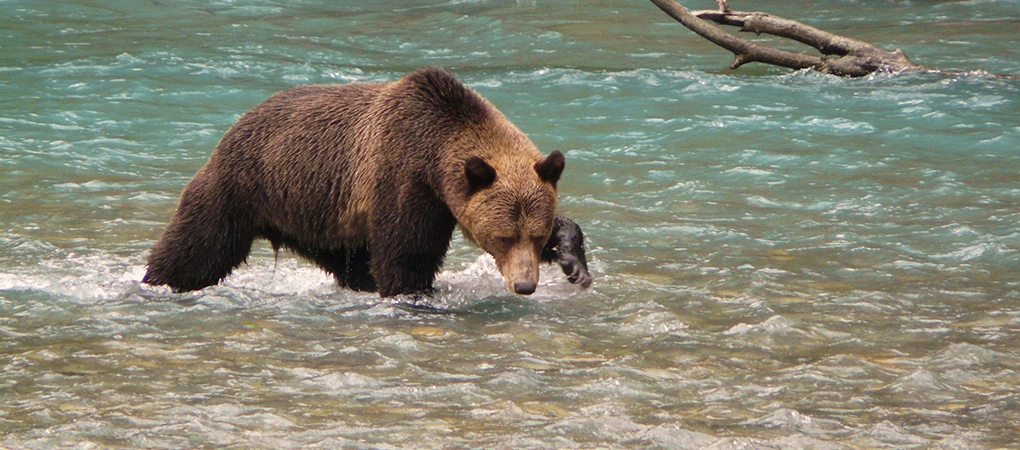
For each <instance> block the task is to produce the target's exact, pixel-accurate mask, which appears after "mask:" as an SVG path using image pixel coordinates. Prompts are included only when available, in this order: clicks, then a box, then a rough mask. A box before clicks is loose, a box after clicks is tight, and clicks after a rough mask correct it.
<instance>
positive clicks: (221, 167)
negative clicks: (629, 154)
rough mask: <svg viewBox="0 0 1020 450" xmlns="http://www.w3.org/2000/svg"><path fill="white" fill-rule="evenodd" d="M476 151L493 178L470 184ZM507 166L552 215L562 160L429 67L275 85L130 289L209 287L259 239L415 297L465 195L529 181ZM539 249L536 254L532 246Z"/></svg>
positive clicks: (360, 281)
mask: <svg viewBox="0 0 1020 450" xmlns="http://www.w3.org/2000/svg"><path fill="white" fill-rule="evenodd" d="M492 142H496V143H498V144H499V145H488V144H490V143H492ZM480 145H481V146H483V147H484V149H485V151H484V152H482V153H481V154H478V155H476V156H477V157H479V158H481V159H482V160H483V164H486V165H490V166H489V167H490V168H491V169H493V171H494V172H495V173H496V174H498V175H496V176H491V175H492V174H490V173H488V172H487V171H486V170H485V168H480V166H478V165H477V164H476V167H475V168H476V169H478V170H480V172H478V173H480V174H481V175H480V176H481V177H482V178H481V179H480V180H477V179H471V176H470V168H466V164H468V163H467V162H466V161H468V160H469V159H470V156H471V153H472V152H477V151H478V148H479V146H480ZM554 153H555V155H559V153H558V152H554ZM557 159H558V164H559V167H558V168H556V167H552V166H553V165H555V164H557V161H556V160H557ZM550 161H551V162H550ZM519 163H523V164H525V166H526V167H527V168H528V169H527V170H529V171H532V172H531V173H536V172H537V173H538V174H539V178H536V181H535V183H537V184H543V183H544V184H545V185H546V186H547V187H545V188H542V187H541V186H538V187H535V188H534V189H537V190H536V191H535V192H536V194H535V195H536V197H535V199H536V200H535V202H538V205H537V206H536V208H537V209H536V211H549V212H548V213H549V214H550V215H551V214H553V212H554V211H555V207H556V204H555V182H556V180H558V178H559V172H560V171H561V170H562V155H559V156H557V157H556V158H551V159H550V158H542V157H541V155H540V154H539V153H538V151H537V149H535V148H534V146H533V145H531V144H530V141H528V140H527V138H526V137H525V136H524V135H523V133H520V131H519V130H517V129H516V128H515V127H513V125H512V124H510V122H509V121H508V120H506V118H505V117H503V116H502V114H500V113H499V111H497V110H496V109H495V108H494V107H493V106H492V105H491V104H489V103H488V102H487V101H485V100H484V99H483V98H482V97H481V96H479V95H478V94H476V93H475V92H474V91H472V90H470V89H468V88H466V87H465V86H464V85H463V84H461V83H460V82H459V81H458V80H456V79H455V78H454V77H453V76H452V75H450V74H449V73H447V72H445V71H442V70H441V69H436V68H429V69H423V70H419V71H417V72H414V73H412V74H410V75H408V76H407V77H404V78H402V79H400V80H398V81H395V82H391V83H352V84H346V85H312V86H302V87H297V88H293V89H290V90H287V91H283V92H281V93H278V94H276V95H274V96H272V97H271V98H269V99H268V100H266V101H265V102H263V103H262V104H260V105H258V106H256V107H255V108H253V109H252V110H251V111H249V112H248V113H246V114H245V115H244V116H242V117H241V119H239V120H238V122H237V123H236V124H235V125H234V126H232V127H231V128H230V130H228V131H227V133H226V134H225V135H224V137H223V139H222V140H221V141H220V143H219V145H218V146H217V148H216V151H215V152H214V153H213V155H212V156H211V158H210V160H209V162H208V163H207V164H206V165H205V166H204V167H203V168H202V169H201V170H200V171H199V172H198V174H196V175H195V177H194V179H193V180H192V181H191V182H190V183H189V184H188V186H187V187H186V188H185V190H184V192H183V194H182V195H181V200H180V203H179V206H178V209H177V211H176V213H175V214H174V217H173V219H172V220H171V222H170V224H169V226H168V227H167V229H166V231H165V232H164V234H163V236H162V238H161V239H160V240H159V242H157V244H156V245H155V247H154V248H153V250H152V253H151V254H150V256H149V259H148V270H147V272H146V274H145V276H144V278H143V282H146V283H149V284H155V285H169V286H170V287H171V288H173V289H174V290H175V291H178V292H180V291H190V290H195V289H201V288H203V287H206V286H209V285H213V284H216V283H218V282H219V281H221V280H222V279H223V278H225V277H226V276H227V275H229V274H230V272H231V271H232V270H233V269H234V268H236V267H237V266H238V265H240V264H241V263H243V262H244V261H245V259H246V258H247V256H248V254H249V252H250V250H251V245H252V242H253V241H254V240H255V239H257V238H264V239H268V240H269V241H270V242H271V243H272V246H273V248H274V249H279V248H288V249H291V250H293V251H294V252H296V253H297V254H299V255H300V256H302V257H304V258H307V259H309V260H310V261H312V262H314V263H315V264H317V265H318V266H320V267H321V268H323V269H324V270H326V271H328V272H330V273H332V274H333V275H334V276H335V277H336V279H337V281H338V283H339V284H340V285H342V286H346V287H348V288H351V289H356V290H363V291H378V292H379V293H380V295H382V296H392V295H397V294H406V293H415V292H423V291H427V290H429V289H430V288H431V285H432V282H433V280H434V278H435V275H436V273H437V272H438V271H439V270H440V268H441V266H442V263H443V259H444V257H445V255H446V252H447V249H448V246H449V242H450V238H451V237H452V233H453V231H454V228H455V227H456V225H457V224H458V223H461V224H462V226H464V227H465V228H468V229H476V227H474V226H473V225H472V224H471V222H472V221H474V220H475V219H477V218H479V217H483V216H486V215H487V214H489V213H490V212H489V211H477V210H472V209H471V207H472V206H473V204H470V202H471V200H472V199H473V198H474V199H476V200H477V198H478V197H480V196H481V195H482V194H483V193H491V192H492V191H494V190H495V189H496V188H497V186H503V184H499V183H510V184H511V187H512V188H515V189H516V188H517V186H529V183H530V182H524V181H522V180H515V179H514V178H515V177H517V178H519V177H520V176H521V175H519V174H520V173H523V172H521V171H520V168H519V167H517V166H516V165H517V164H519ZM532 166H534V167H533V168H532ZM465 170H468V174H467V175H465ZM525 172H526V171H525ZM552 175H555V176H554V177H553V176H552ZM500 176H502V177H504V178H503V179H501V178H500ZM505 177H509V178H505ZM548 178H554V179H551V180H550V179H548ZM522 183H523V184H522ZM529 189H530V188H529ZM549 193H551V197H549ZM549 198H551V200H550V199H549ZM474 207H476V208H477V206H474ZM458 214H459V217H458ZM570 223H571V224H572V223H573V222H570ZM574 226H575V227H576V224H575V225H574ZM543 232H544V233H545V236H549V235H550V233H551V232H552V230H551V229H549V230H545V231H542V230H539V231H537V233H543ZM577 233H578V234H579V233H580V229H579V228H578V229H577ZM467 234H470V233H467ZM472 237H473V236H472ZM554 237H555V236H554ZM567 241H570V242H573V241H572V240H570V239H568V240H567ZM567 241H563V242H567ZM556 242H559V241H556V239H551V240H549V241H548V244H549V247H550V248H554V247H556V246H555V245H553V244H555V243H556ZM539 244H540V245H539V246H538V248H537V249H536V250H537V251H539V252H542V250H543V249H544V247H545V239H543V241H542V242H540V243H539ZM560 247H561V248H575V249H576V248H580V251H581V252H582V254H581V259H580V261H581V262H582V263H583V261H584V259H583V257H584V255H583V247H576V246H575V247H570V246H563V244H562V243H561V244H560ZM483 248H485V247H484V246H483ZM487 251H489V249H487ZM490 253H492V251H490ZM494 256H496V255H494ZM546 256H547V255H546V254H545V252H542V256H541V257H542V259H543V260H546V262H551V261H552V260H554V259H555V260H558V261H560V262H561V265H562V264H563V258H559V257H558V256H557V257H556V258H550V259H547V258H546ZM497 259H498V256H497ZM568 259H569V258H568ZM574 260H575V261H576V260H577V258H576V257H574ZM582 265H584V264H582ZM563 267H564V271H565V272H566V266H563ZM574 267H577V265H576V264H574ZM584 273H585V274H586V273H587V270H586V267H585V270H584Z"/></svg>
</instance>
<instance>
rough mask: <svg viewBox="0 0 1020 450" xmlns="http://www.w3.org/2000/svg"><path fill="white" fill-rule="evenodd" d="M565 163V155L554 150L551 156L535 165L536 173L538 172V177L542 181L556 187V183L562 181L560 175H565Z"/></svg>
mask: <svg viewBox="0 0 1020 450" xmlns="http://www.w3.org/2000/svg"><path fill="white" fill-rule="evenodd" d="M565 163H566V162H565V161H564V159H563V153H560V151H559V150H553V152H552V153H550V154H549V156H546V157H545V158H542V159H541V160H539V161H538V162H537V163H535V172H538V177H539V178H541V179H542V181H545V182H546V183H550V184H552V185H553V186H556V182H557V181H560V174H562V173H563V165H564V164H565Z"/></svg>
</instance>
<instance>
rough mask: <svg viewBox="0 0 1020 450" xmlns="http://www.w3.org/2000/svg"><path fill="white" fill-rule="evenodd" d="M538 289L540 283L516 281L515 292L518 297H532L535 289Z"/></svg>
mask: <svg viewBox="0 0 1020 450" xmlns="http://www.w3.org/2000/svg"><path fill="white" fill-rule="evenodd" d="M536 288H538V283H536V282H534V281H515V282H514V292H516V293H517V294H518V295H531V294H534V293H535V289H536Z"/></svg>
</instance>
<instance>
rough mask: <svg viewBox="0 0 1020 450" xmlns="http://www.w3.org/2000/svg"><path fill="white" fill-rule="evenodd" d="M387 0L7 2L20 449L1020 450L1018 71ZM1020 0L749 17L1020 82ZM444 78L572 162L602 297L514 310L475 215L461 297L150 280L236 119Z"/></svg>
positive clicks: (3, 323) (546, 284)
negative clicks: (756, 49)
mask: <svg viewBox="0 0 1020 450" xmlns="http://www.w3.org/2000/svg"><path fill="white" fill-rule="evenodd" d="M363 3H364V4H361V5H355V6H338V5H334V4H332V3H331V2H320V1H312V0H308V1H300V2H274V1H268V0H238V1H193V0H189V1H184V2H172V3H164V2H149V3H144V2H143V3H139V2H124V1H114V0H102V1H89V2H86V1H74V2H70V1H69V2H27V1H6V2H0V11H2V13H0V23H2V27H0V48H2V49H3V50H2V52H0V102H2V105H3V107H2V108H0V174H2V176H0V367H2V371H0V430H2V432H0V446H4V447H11V448H53V447H58V448H63V447H74V448H91V447H94V446H98V447H102V448H109V447H144V448H182V447H216V448H220V447H227V448H251V447H263V448H305V447H327V448H595V447H613V448H621V447H636V448H646V447H658V448H954V449H960V448H994V447H1016V446H1017V445H1018V444H1017V442H1020V431H1018V427H1020V397H1018V396H1017V386H1018V385H1020V351H1018V350H1017V349H1018V347H1020V346H1018V344H1020V333H1018V331H1017V330H1018V329H1020V283H1018V282H1017V274H1018V268H1020V255H1018V250H1020V233H1018V230H1017V224H1018V223H1020V183H1018V181H1020V176H1018V174H1017V168H1018V167H1020V121H1018V119H1017V117H1020V82H1018V81H1016V80H1006V79H999V78H995V77H991V76H988V75H987V74H983V73H969V74H967V75H958V76H943V75H934V74H900V75H888V74H885V75H876V76H873V77H868V78H862V79H841V78H834V77H829V76H823V75H818V74H813V73H791V72H789V71H785V70H781V69H776V68H769V67H763V66H754V65H750V66H745V67H744V68H741V69H740V70H738V71H735V72H731V71H727V70H725V66H726V65H727V64H728V63H729V61H730V55H729V54H727V53H725V52H724V51H722V50H721V49H718V48H715V47H712V46H711V45H710V44H707V43H706V42H704V41H702V40H700V38H697V37H696V36H694V35H692V34H691V33H689V32H688V31H687V30H686V29H684V28H682V27H681V26H680V25H679V24H676V23H675V22H672V21H671V19H669V18H668V17H666V16H665V15H663V14H662V13H661V12H660V11H658V9H657V8H655V6H654V5H652V4H651V3H650V2H618V1H616V2H611V1H605V2H574V1H563V2H536V1H530V2H529V1H518V2H516V3H511V2H462V1H453V2H440V1H429V2H405V1H387V2H375V3H369V2H363ZM692 3H693V2H692ZM700 3H702V4H698V3H694V4H690V5H688V6H689V7H691V8H695V9H697V8H712V7H714V2H700ZM772 3H775V5H773V4H772ZM1017 6H1018V5H1017V2H1015V1H977V2H870V1H864V2H798V1H783V2H770V4H769V5H761V6H758V5H750V4H748V5H736V4H735V5H734V7H736V8H747V9H751V8H759V7H760V8H769V9H768V11H769V12H772V13H775V14H778V15H782V16H786V17H789V18H794V19H799V20H802V21H805V22H807V23H809V24H811V25H815V26H818V27H821V28H825V29H828V30H830V31H835V32H842V33H845V34H848V35H851V36H854V37H857V38H861V39H865V40H869V41H872V42H875V43H877V44H880V45H883V46H887V47H890V48H891V47H901V48H903V49H904V50H905V51H906V52H907V53H908V54H909V55H910V56H911V57H912V58H913V59H914V60H915V61H917V62H920V63H923V64H927V65H932V66H937V67H941V68H945V69H953V70H963V71H976V70H986V71H988V72H999V73H1013V74H1017V73H1020V51H1018V49H1017V47H1016V45H1015V44H1016V42H1015V41H1016V39H1015V35H1016V32H1015V30H1016V29H1017V26H1018V25H1020V8H1017ZM761 39H764V38H761ZM430 64H431V65H440V66H444V67H447V68H449V69H450V70H452V71H453V72H454V73H456V74H457V75H458V76H459V77H460V78H462V79H463V80H464V81H465V82H466V83H467V84H469V85H470V86H472V87H474V88H475V89H476V90H478V91H479V92H480V93H482V94H483V95H484V96H486V97H487V98H489V99H490V100H491V101H492V102H493V103H494V104H495V105H496V106H497V107H499V108H500V109H501V110H502V111H503V112H504V113H505V114H506V115H507V116H508V117H509V118H510V119H511V120H512V121H513V122H514V123H515V124H516V125H517V126H518V127H520V128H521V129H522V130H524V131H525V132H526V133H528V134H529V135H531V137H532V139H533V140H534V141H535V143H536V144H537V145H538V146H539V147H540V148H541V149H542V151H543V152H545V153H548V152H551V151H552V150H560V151H562V152H563V153H564V154H565V155H566V158H567V169H566V172H565V175H564V178H563V180H562V181H561V182H560V202H561V212H562V213H564V214H566V215H567V216H569V217H571V218H573V219H574V220H575V221H577V222H578V223H579V224H580V225H581V226H582V227H583V228H584V230H585V232H586V234H587V235H588V246H589V261H590V266H591V269H592V274H593V276H594V278H595V283H594V285H593V286H592V288H591V289H589V290H584V291H582V290H580V289H578V288H577V287H575V286H573V285H570V284H569V283H568V282H567V281H566V279H565V278H564V277H563V275H562V274H561V273H559V272H558V270H557V269H556V268H554V267H547V268H545V269H544V270H543V273H542V280H541V283H540V286H539V289H538V292H537V293H536V294H535V295H533V296H530V297H517V296H513V295H511V294H509V293H508V292H507V291H506V289H505V288H504V287H503V283H502V280H501V278H500V276H499V274H498V272H497V271H496V269H495V265H494V263H493V262H492V260H491V258H488V257H486V256H480V251H479V250H478V249H476V248H474V247H472V246H471V245H469V244H468V243H467V242H466V241H465V240H464V239H463V238H461V237H460V236H459V234H458V235H457V237H456V238H455V240H454V242H453V243H452V249H451V252H450V254H449V256H448V259H447V263H446V266H445V269H444V271H443V273H442V274H441V275H440V276H439V280H438V281H437V287H438V288H439V293H438V295H437V298H436V299H435V302H436V304H437V305H438V306H441V307H444V308H448V309H450V310H451V311H452V312H453V313H452V314H443V315H434V314H422V313H417V312H413V311H409V310H407V309H406V308H403V307H401V305H400V304H399V303H398V302H395V301H389V300H381V299H379V298H378V296H376V295H372V294H359V293H354V292H350V291H346V290H342V289H339V288H338V287H337V286H336V284H335V283H334V282H333V281H332V279H331V278H330V277H328V276H327V275H325V274H324V273H322V272H321V271H319V270H317V269H315V268H314V267H312V266H310V265H309V264H307V263H305V262H302V261H299V260H298V259H296V258H295V257H294V256H292V255H289V254H286V253H284V254H281V255H280V257H279V258H275V257H274V255H273V253H272V251H271V249H270V248H269V247H268V245H267V244H266V243H260V244H259V245H257V246H256V249H255V252H254V253H253V255H252V257H251V258H249V261H248V264H247V265H246V266H243V267H242V268H240V269H239V270H238V271H236V272H235V274H234V275H232V276H231V277H230V278H229V279H228V280H227V281H226V282H224V283H223V284H221V285H219V286H215V287H210V288H207V289H205V290H202V291H198V292H194V293H188V294H178V295H175V294H171V293H170V292H169V291H168V290H166V289H162V288H153V287H150V286H146V285H141V284H140V283H139V280H140V279H141V277H142V275H143V273H144V261H145V257H146V255H147V252H148V249H149V248H150V247H151V246H152V244H154V243H155V240H156V239H158V237H159V235H160V233H161V232H162V230H163V228H164V227H165V226H166V224H167V222H168V221H169V219H170V216H171V214H172V212H173V210H174V207H175V204H176V200H177V197H178V195H179V194H180V191H181V189H182V188H183V187H184V185H185V184H186V183H187V182H188V180H189V179H190V178H191V177H192V176H193V175H194V173H195V172H196V171H197V170H198V169H199V168H200V167H201V166H202V164H204V162H205V161H206V159H207V158H208V156H209V154H210V153H211V151H212V149H213V148H214V147H215V145H216V143H217V142H218V140H219V138H220V137H221V136H222V135H223V133H224V132H225V131H226V129H227V128H228V127H229V126H230V125H231V124H232V123H233V122H234V121H235V120H236V119H237V118H238V117H239V116H240V115H241V114H242V113H244V112H245V111H246V110H248V109H249V108H251V107H253V106H255V105H256V104H258V103H259V102H260V101H262V100H263V99H265V98H266V97H268V96H269V95H271V94H272V93H274V92H276V91H279V90H282V89H286V88H288V87H291V86H294V85H298V84H305V83H343V82H349V81H360V80H369V81H377V80H392V79H395V78H397V77H399V76H400V75H402V74H404V73H406V72H408V71H411V70H413V69H414V68H416V67H420V66H424V65H430Z"/></svg>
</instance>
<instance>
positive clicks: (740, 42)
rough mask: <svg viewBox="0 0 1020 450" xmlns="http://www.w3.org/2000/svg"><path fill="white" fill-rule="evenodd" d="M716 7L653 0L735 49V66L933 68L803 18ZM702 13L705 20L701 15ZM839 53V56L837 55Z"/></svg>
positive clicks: (846, 72) (836, 70)
mask: <svg viewBox="0 0 1020 450" xmlns="http://www.w3.org/2000/svg"><path fill="white" fill-rule="evenodd" d="M717 1H718V3H719V10H717V11H695V12H693V13H692V12H690V11H688V10H687V9H686V8H684V7H683V6H681V5H680V4H679V3H677V2H676V1H674V0H652V3H654V4H655V5H656V6H658V7H659V9H661V10H662V11H663V12H665V13H666V14H668V15H669V16H670V17H672V18H674V19H676V20H677V21H678V22H680V23H681V24H682V25H683V26H685V27H687V28H688V29H690V30H691V31H694V32H695V33H697V34H698V35H700V36H701V37H703V38H705V39H708V40H709V41H711V42H712V43H714V44H716V45H718V46H720V47H722V48H725V49H726V50H729V51H730V52H732V53H733V56H734V58H733V63H732V64H730V68H731V69H736V68H738V67H740V66H742V65H744V64H747V63H749V62H761V63H766V64H772V65H776V66H781V67H788V68H791V69H812V70H817V71H819V72H824V73H830V74H833V75H841V76H851V77H860V76H865V75H869V74H871V73H874V72H876V71H887V72H900V71H904V70H926V71H934V70H935V69H933V68H930V67H926V66H922V65H920V64H915V63H914V62H912V61H910V59H908V58H907V55H906V54H904V53H903V51H901V50H900V49H896V50H886V49H884V48H881V47H878V46H876V45H872V44H870V43H867V42H864V41H859V40H856V39H851V38H847V37H843V36H839V35H836V34H832V33H829V32H826V31H822V30H819V29H817V28H814V27H811V26H808V25H804V24H802V23H800V22H797V21H793V20H789V19H784V18H782V17H777V16H773V15H771V14H766V13H761V12H750V13H749V12H741V11H734V10H732V9H731V8H730V6H729V3H728V2H727V0H717ZM703 19H704V20H703ZM705 20H711V21H713V22H715V23H718V24H721V25H732V26H738V27H740V29H741V31H752V32H754V33H757V34H761V33H765V34H771V35H773V36H778V37H782V38H787V39H793V40H795V41H798V42H801V43H804V44H806V45H809V46H811V47H814V48H815V49H817V50H818V51H819V52H821V55H809V54H805V53H799V52H793V51H788V50H780V49H775V48H772V47H766V46H764V45H759V44H756V43H754V42H751V41H748V40H746V39H741V38H739V37H736V36H734V35H732V34H729V33H727V32H725V31H723V30H721V29H719V28H717V27H715V26H713V25H711V24H709V23H708V22H706V21H705ZM833 56H835V57H833Z"/></svg>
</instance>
